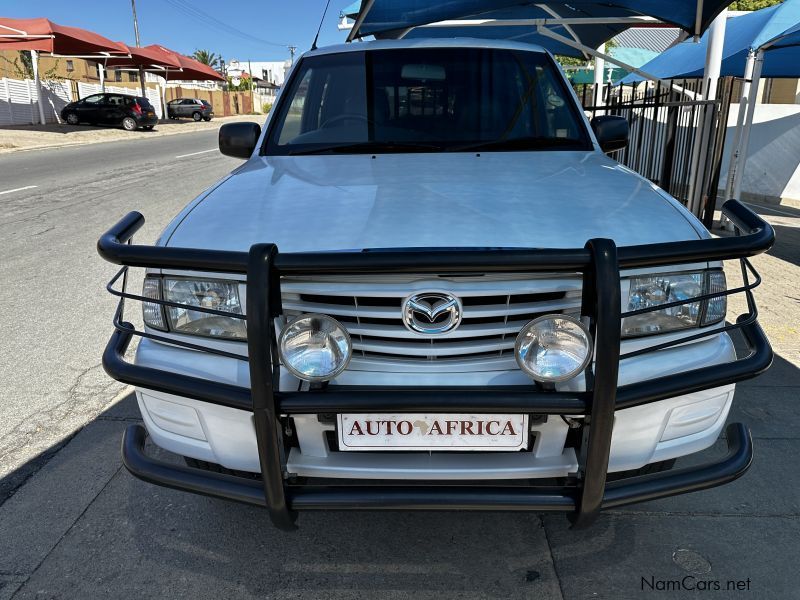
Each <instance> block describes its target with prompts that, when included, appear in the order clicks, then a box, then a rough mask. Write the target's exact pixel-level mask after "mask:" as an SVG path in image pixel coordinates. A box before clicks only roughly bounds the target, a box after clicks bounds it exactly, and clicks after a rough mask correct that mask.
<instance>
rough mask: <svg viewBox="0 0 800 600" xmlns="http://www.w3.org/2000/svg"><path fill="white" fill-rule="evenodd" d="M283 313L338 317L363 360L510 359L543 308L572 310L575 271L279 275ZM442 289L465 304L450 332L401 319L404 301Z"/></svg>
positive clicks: (576, 304) (576, 305)
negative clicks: (426, 331) (413, 327)
mask: <svg viewBox="0 0 800 600" xmlns="http://www.w3.org/2000/svg"><path fill="white" fill-rule="evenodd" d="M281 289H282V291H283V297H282V304H283V310H284V313H285V314H286V315H287V316H289V317H291V316H294V315H296V314H301V313H312V312H313V313H322V314H327V315H330V316H332V317H334V318H338V319H339V320H340V321H341V323H342V324H343V325H344V326H345V327H346V328H347V329H348V331H349V332H350V335H351V336H352V341H353V349H354V350H355V351H356V352H357V355H358V356H359V357H360V358H361V359H363V360H370V361H376V362H379V361H387V360H397V359H400V360H405V361H415V360H416V361H431V360H443V361H449V362H452V361H459V362H463V361H467V360H472V359H475V358H478V357H480V358H486V357H493V358H492V359H493V360H494V359H497V360H508V357H509V356H512V354H513V350H514V342H515V340H516V335H517V332H519V330H520V329H521V328H522V327H523V326H524V325H525V324H526V323H527V322H528V321H530V320H531V319H533V318H535V317H537V316H539V315H542V314H547V313H562V312H569V313H577V312H578V310H579V309H580V304H581V298H580V289H581V280H580V277H579V276H573V277H554V276H548V275H544V276H536V275H517V274H511V275H509V274H504V275H496V276H464V277H454V276H442V277H431V276H416V277H415V276H413V275H410V276H402V275H385V276H380V277H366V276H353V277H349V278H346V277H340V278H337V277H319V278H318V279H314V280H311V279H306V278H285V279H284V280H282V281H281ZM425 291H446V292H448V293H451V294H453V295H455V296H457V297H459V298H461V300H462V303H463V313H462V322H461V325H459V327H458V328H456V329H455V330H453V331H450V332H447V333H445V334H440V335H422V334H418V333H415V332H412V331H410V330H408V329H407V328H406V327H405V325H404V324H403V321H402V304H403V301H404V300H405V298H407V297H408V296H410V295H411V294H414V293H418V292H425Z"/></svg>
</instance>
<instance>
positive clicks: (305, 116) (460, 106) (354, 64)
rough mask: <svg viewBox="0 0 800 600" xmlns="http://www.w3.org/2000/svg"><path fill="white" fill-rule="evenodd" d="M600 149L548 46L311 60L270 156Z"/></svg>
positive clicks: (272, 138)
mask: <svg viewBox="0 0 800 600" xmlns="http://www.w3.org/2000/svg"><path fill="white" fill-rule="evenodd" d="M481 149H486V150H539V149H548V150H552V149H565V150H591V149H592V146H591V144H590V142H589V137H588V135H587V133H586V128H585V126H584V124H583V122H582V120H581V117H580V115H579V114H578V112H577V110H576V108H575V104H574V101H573V99H572V98H571V97H570V95H569V92H568V90H567V89H566V86H565V85H564V81H563V79H562V78H561V77H560V75H559V74H558V73H557V72H556V70H555V67H554V66H553V64H552V61H551V59H550V58H549V57H548V56H547V55H546V54H544V53H541V52H525V51H516V50H504V49H490V48H409V49H393V50H373V51H367V52H345V53H341V54H329V55H321V56H312V57H307V58H304V59H303V61H302V63H301V64H300V65H299V66H298V71H297V72H296V73H295V74H294V75H293V77H292V79H291V83H290V87H289V89H288V90H287V91H286V94H285V95H284V96H283V98H282V99H281V106H280V108H279V112H278V114H277V115H276V119H275V121H274V123H273V126H272V127H271V129H270V135H269V138H268V141H267V154H271V155H285V154H324V153H332V154H333V153H362V152H370V153H382V152H425V151H432V152H443V151H450V152H458V151H474V150H481Z"/></svg>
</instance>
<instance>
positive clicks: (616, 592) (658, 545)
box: [545, 515, 800, 600]
mask: <svg viewBox="0 0 800 600" xmlns="http://www.w3.org/2000/svg"><path fill="white" fill-rule="evenodd" d="M545 527H546V529H547V534H548V538H549V539H550V544H551V546H552V552H553V559H554V562H555V565H556V570H557V571H558V575H559V578H560V581H561V586H562V589H563V590H564V597H565V598H568V599H569V598H609V599H613V600H626V599H628V598H639V599H640V598H643V597H644V598H647V597H651V595H652V597H663V598H669V599H670V600H673V599H680V598H705V597H713V598H717V597H718V598H776V599H777V598H781V599H788V598H797V597H798V596H799V595H800V594H799V593H798V584H797V581H796V579H794V578H793V577H792V576H791V575H790V574H793V573H795V572H796V570H797V565H796V562H797V540H798V536H800V521H798V520H797V519H796V518H783V517H781V518H774V517H762V518H758V517H755V518H740V517H734V518H730V517H680V516H643V515H637V516H634V515H624V516H623V515H604V516H603V517H601V520H600V521H598V522H597V523H596V524H595V525H594V527H593V528H591V529H588V530H585V531H573V530H570V529H569V528H568V526H567V525H566V524H565V523H564V521H563V520H562V519H558V518H555V517H552V516H549V517H545ZM729 581H731V582H733V583H732V584H731V586H732V587H730V588H729V587H728V585H729V584H728V582H729ZM714 582H718V584H719V587H720V590H716V584H715V583H714ZM737 586H738V587H737ZM706 587H708V588H710V589H708V590H706V589H704V588H706ZM704 592H707V593H704Z"/></svg>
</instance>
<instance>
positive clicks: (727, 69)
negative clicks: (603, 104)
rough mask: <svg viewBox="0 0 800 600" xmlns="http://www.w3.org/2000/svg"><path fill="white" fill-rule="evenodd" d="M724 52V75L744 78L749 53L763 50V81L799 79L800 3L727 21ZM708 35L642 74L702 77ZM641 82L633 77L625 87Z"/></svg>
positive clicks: (675, 49)
mask: <svg viewBox="0 0 800 600" xmlns="http://www.w3.org/2000/svg"><path fill="white" fill-rule="evenodd" d="M725 29H726V30H725V45H724V46H723V50H722V68H721V70H720V74H721V75H729V76H734V77H742V76H744V67H745V62H746V61H747V53H748V51H749V50H750V49H751V48H752V49H753V50H757V49H758V48H760V47H762V46H764V45H765V44H767V46H766V47H765V48H764V51H765V52H764V65H763V68H762V71H761V76H762V77H772V78H780V77H800V48H799V46H800V0H786V2H784V3H783V4H778V5H776V6H771V7H769V8H764V9H762V10H759V11H756V12H752V13H749V14H746V15H742V16H739V17H734V18H732V19H729V20H728V23H727V25H726V28H725ZM707 46H708V34H707V33H706V34H705V35H703V37H702V38H701V39H700V41H699V42H697V43H695V42H693V41H692V40H686V41H684V42H681V43H680V44H678V45H676V46H673V47H672V48H670V49H669V50H667V51H666V52H664V53H663V54H661V55H659V56H658V57H656V58H655V59H653V60H652V61H650V62H649V63H647V64H646V65H644V66H643V67H642V70H643V71H645V72H647V73H650V74H651V75H655V76H656V77H660V78H661V79H673V78H675V79H682V78H694V77H702V76H703V67H704V66H705V60H706V49H707ZM634 81H642V78H641V77H639V76H638V75H635V74H631V75H628V76H627V77H626V78H625V79H623V80H622V82H623V83H632V82H634Z"/></svg>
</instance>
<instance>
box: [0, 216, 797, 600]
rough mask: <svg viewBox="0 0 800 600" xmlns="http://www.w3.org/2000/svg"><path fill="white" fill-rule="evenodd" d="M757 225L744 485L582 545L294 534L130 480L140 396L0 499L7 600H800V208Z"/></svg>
mask: <svg viewBox="0 0 800 600" xmlns="http://www.w3.org/2000/svg"><path fill="white" fill-rule="evenodd" d="M758 210H759V212H761V213H762V214H763V215H764V216H765V217H766V218H767V219H768V220H770V221H771V222H772V223H773V224H774V226H775V227H776V230H777V231H778V236H779V237H778V242H777V244H776V246H775V248H774V249H773V250H771V251H770V253H769V254H768V255H764V256H759V257H756V258H755V259H754V260H753V263H754V265H755V267H756V268H757V269H758V270H759V271H760V272H761V275H762V276H763V278H764V284H763V285H762V286H761V287H760V288H758V290H757V291H756V297H757V301H758V303H759V306H760V308H761V321H762V323H763V325H764V327H765V329H766V331H767V333H768V334H769V335H770V337H771V339H772V342H773V345H774V349H775V352H776V359H775V364H774V365H773V367H772V368H771V369H770V370H769V371H768V372H767V373H766V374H765V375H763V376H762V377H760V378H758V379H755V380H751V381H748V382H745V383H743V384H740V385H739V386H737V393H736V400H735V402H734V409H733V411H732V414H731V420H732V421H739V420H741V421H744V422H746V423H748V424H749V425H750V426H751V428H752V431H753V436H754V440H755V441H754V444H755V448H756V458H755V461H754V464H753V467H752V469H751V470H750V471H749V472H748V473H747V474H746V475H745V476H744V477H743V478H741V479H739V480H738V481H736V482H734V483H732V484H730V485H728V486H724V487H722V488H716V489H712V490H708V491H705V492H699V493H695V494H690V495H687V496H678V497H674V498H668V499H664V500H659V501H655V502H650V503H645V504H641V505H635V506H631V507H628V508H624V509H619V510H614V511H610V512H609V513H606V514H604V515H602V516H601V517H600V519H599V520H598V522H597V523H596V524H595V525H594V526H593V527H591V528H590V529H588V530H585V531H573V530H571V529H569V527H568V524H567V521H566V519H565V518H564V517H563V516H559V515H552V516H544V517H540V516H538V515H531V514H515V513H506V514H499V513H485V514H484V513H469V512H458V513H403V512H398V513H358V512H352V513H350V512H348V513H335V512H319V513H304V514H301V515H300V518H299V526H300V528H299V530H298V531H296V532H292V533H283V532H280V531H277V530H275V529H274V528H272V527H271V526H270V524H269V520H268V517H267V515H266V513H265V511H263V510H260V509H256V508H253V507H248V506H243V505H238V504H232V503H226V502H224V501H221V500H215V499H210V498H205V497H200V496H194V495H190V494H185V493H181V492H177V491H174V490H168V489H163V488H158V487H154V486H152V485H149V484H145V483H143V482H141V481H138V480H136V479H134V478H133V477H132V476H131V475H129V474H128V473H127V472H126V471H125V470H124V468H122V467H121V465H120V461H119V439H120V435H121V434H122V431H123V429H124V428H125V427H126V426H127V425H129V424H131V423H136V422H139V414H138V410H137V407H136V405H135V402H134V399H133V396H132V395H127V396H126V397H124V398H123V399H122V400H121V401H120V402H119V403H117V404H115V405H114V406H112V407H111V408H109V409H107V410H106V411H105V412H104V413H103V414H102V415H101V416H100V417H99V418H97V419H96V420H95V421H93V422H92V423H90V424H89V425H87V426H86V427H85V428H84V429H83V430H82V431H81V432H80V433H79V434H78V435H76V436H75V437H74V438H73V439H72V441H71V442H70V443H69V444H67V445H66V446H65V447H64V448H63V449H62V450H61V451H59V452H58V453H56V454H55V456H54V457H52V458H51V459H50V460H49V461H48V462H47V463H46V464H45V465H44V466H43V467H42V468H41V470H39V472H38V473H36V474H35V475H34V476H33V477H31V478H30V479H29V480H28V481H27V483H26V484H25V485H24V486H22V487H20V488H19V489H18V490H17V492H16V493H15V494H13V495H12V496H10V497H9V498H7V499H5V502H4V498H2V497H0V503H2V504H0V600H8V599H10V598H13V599H14V600H22V599H28V598H76V599H84V598H131V597H138V596H146V597H149V598H176V597H186V598H196V599H203V598H209V599H214V600H216V599H219V598H276V599H282V598H320V599H325V600H328V599H340V598H341V599H345V598H346V599H355V598H364V599H374V598H380V599H384V598H388V599H394V598H397V599H399V598H409V599H412V598H413V599H423V600H424V599H435V600H447V599H451V598H452V599H455V598H459V599H464V598H466V599H473V598H474V599H477V598H494V599H497V600H509V599H517V598H519V599H529V598H545V599H547V598H555V599H558V598H569V599H572V598H576V599H578V598H580V599H583V598H608V599H614V600H625V599H640V598H643V597H644V598H647V597H664V598H670V599H674V598H699V597H706V596H709V597H719V598H759V599H762V598H764V599H772V598H775V599H781V600H782V599H788V598H798V597H800V590H799V589H798V584H797V581H796V578H795V572H796V569H797V567H796V562H797V556H798V553H799V552H798V550H800V496H799V495H798V490H800V470H798V469H797V468H796V465H797V463H798V462H800V433H798V431H800V412H798V410H797V406H796V404H797V401H798V395H799V394H800V346H798V335H797V326H798V323H799V322H800V295H799V294H800V293H799V292H798V282H800V211H797V215H793V214H788V216H787V214H783V215H782V214H778V213H776V212H775V210H774V209H769V208H763V209H761V208H759V209H758ZM782 212H784V213H787V212H791V211H786V210H783V211H782ZM729 276H730V277H731V281H730V282H729V283H734V282H735V276H736V272H735V269H731V270H730V271H729ZM739 308H741V306H739V305H737V303H736V302H731V306H730V308H729V313H728V314H729V317H730V318H731V319H732V318H734V317H735V315H736V314H738V312H737V309H739ZM723 446H724V441H720V442H719V443H718V444H717V445H716V446H715V447H714V448H713V449H711V450H710V451H709V452H710V453H711V454H715V453H721V452H723ZM693 460H697V458H696V457H693V458H690V459H688V460H686V461H684V464H686V463H690V462H691V461H693ZM3 502H4V503H3ZM729 582H730V583H729ZM717 584H718V585H720V586H721V591H716V593H713V592H714V591H715V587H714V586H715V585H717ZM728 585H733V586H734V587H733V589H734V590H736V591H726V586H728ZM706 591H710V592H712V593H710V594H706V593H703V592H706Z"/></svg>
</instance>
